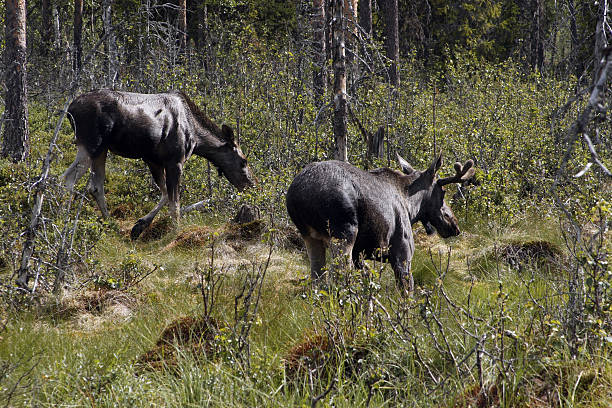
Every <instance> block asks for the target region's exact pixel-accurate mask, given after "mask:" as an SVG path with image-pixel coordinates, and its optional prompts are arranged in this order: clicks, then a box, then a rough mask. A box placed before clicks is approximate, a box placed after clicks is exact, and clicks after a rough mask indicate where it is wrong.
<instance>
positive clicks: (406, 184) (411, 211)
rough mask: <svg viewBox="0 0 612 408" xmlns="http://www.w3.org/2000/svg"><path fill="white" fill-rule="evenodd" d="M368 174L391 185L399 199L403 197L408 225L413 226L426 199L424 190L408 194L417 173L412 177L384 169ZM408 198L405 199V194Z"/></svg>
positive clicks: (416, 177)
mask: <svg viewBox="0 0 612 408" xmlns="http://www.w3.org/2000/svg"><path fill="white" fill-rule="evenodd" d="M370 173H371V174H372V175H374V176H375V177H376V178H377V179H379V180H381V181H384V182H386V183H389V184H391V185H392V186H393V187H394V188H395V189H397V192H398V194H399V195H400V197H405V200H403V202H404V207H405V209H406V211H407V212H408V216H409V217H410V223H411V224H414V223H415V222H417V221H419V218H420V216H421V204H422V202H423V200H424V198H425V197H426V194H427V191H426V190H422V189H419V190H416V191H413V192H410V190H411V188H410V187H411V186H412V185H413V184H414V183H415V182H417V180H418V176H419V173H414V174H413V175H406V174H403V173H400V172H399V171H396V170H392V169H389V168H386V167H383V168H380V169H375V170H371V171H370ZM407 193H408V196H407V197H406V194H407Z"/></svg>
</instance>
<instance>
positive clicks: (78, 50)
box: [72, 0, 83, 72]
mask: <svg viewBox="0 0 612 408" xmlns="http://www.w3.org/2000/svg"><path fill="white" fill-rule="evenodd" d="M72 29H73V44H74V46H73V48H74V54H73V56H72V68H73V69H74V71H75V72H76V71H79V70H80V69H81V64H82V58H83V45H82V36H83V0H74V23H73V28H72Z"/></svg>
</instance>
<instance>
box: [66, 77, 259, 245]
mask: <svg viewBox="0 0 612 408" xmlns="http://www.w3.org/2000/svg"><path fill="white" fill-rule="evenodd" d="M68 116H69V118H70V122H71V124H72V127H73V128H74V131H75V138H76V145H77V154H76V158H75V160H74V162H73V163H72V165H71V166H70V167H69V168H68V169H67V170H66V171H65V172H64V174H63V178H64V180H65V184H66V187H67V188H68V189H70V190H72V188H73V187H74V184H75V183H76V182H77V181H78V180H79V179H80V178H81V177H82V176H83V174H85V172H86V171H87V169H88V168H91V171H92V173H93V176H92V179H91V183H90V185H89V192H90V193H91V194H92V195H93V196H94V198H95V200H96V203H97V204H98V207H99V208H100V211H101V212H102V215H103V216H104V217H108V215H109V214H108V209H107V206H106V200H105V198H104V177H105V163H106V156H107V153H108V151H111V152H112V153H114V154H117V155H119V156H122V157H127V158H132V159H142V160H143V161H144V162H145V163H146V164H147V166H148V167H149V169H150V170H151V174H152V175H153V179H154V180H155V183H156V184H157V186H158V187H159V189H160V190H161V193H162V197H161V200H160V201H159V203H158V204H157V205H156V206H155V208H153V210H151V212H149V213H148V214H147V215H145V216H144V217H142V218H140V219H139V220H138V221H137V222H136V224H135V225H134V227H133V228H132V231H131V237H132V239H136V238H137V237H138V236H139V235H140V233H141V232H142V231H143V230H144V229H145V228H146V227H147V226H148V225H149V224H151V222H152V221H153V218H155V215H157V213H158V212H159V210H161V208H162V207H163V206H164V205H166V204H167V203H169V207H170V214H171V215H172V217H173V218H174V219H175V220H176V221H177V222H178V218H179V215H180V214H179V213H180V207H179V183H180V178H181V174H182V172H183V166H184V164H185V162H186V161H187V159H189V157H191V155H192V154H195V155H198V156H202V157H205V158H206V159H208V160H209V161H210V162H212V163H213V164H214V165H215V166H216V167H217V169H218V170H219V173H223V174H224V175H225V177H226V178H227V179H228V180H229V182H230V183H232V184H233V185H234V186H235V187H237V188H238V189H240V190H242V189H244V188H246V187H248V186H251V185H253V180H254V178H253V176H252V173H251V171H250V169H249V167H248V165H247V160H246V158H245V156H244V154H243V153H242V151H241V150H240V146H238V143H237V142H236V141H235V139H234V134H233V131H232V129H231V128H230V127H229V126H226V125H223V127H221V128H219V127H218V126H217V125H216V124H215V123H213V122H212V121H211V120H210V119H209V118H208V117H206V115H205V114H204V113H203V112H202V111H201V110H200V109H199V108H198V107H197V106H196V105H195V104H194V103H193V102H192V101H191V100H190V99H189V98H188V97H187V95H185V94H184V93H182V92H169V93H160V94H138V93H130V92H119V91H113V90H109V89H99V90H94V91H91V92H88V93H85V94H83V95H80V96H78V97H77V98H76V99H75V100H74V101H73V102H72V103H71V104H70V107H69V108H68Z"/></svg>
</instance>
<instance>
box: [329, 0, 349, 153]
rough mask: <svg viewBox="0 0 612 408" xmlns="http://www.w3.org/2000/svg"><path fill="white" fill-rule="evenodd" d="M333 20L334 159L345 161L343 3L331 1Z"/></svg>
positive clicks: (340, 0) (345, 114)
mask: <svg viewBox="0 0 612 408" xmlns="http://www.w3.org/2000/svg"><path fill="white" fill-rule="evenodd" d="M332 4H333V6H332V7H333V11H334V19H333V23H332V35H333V38H332V47H333V61H334V95H333V104H334V117H333V129H334V140H335V149H334V158H335V159H336V160H342V161H347V134H346V116H347V105H346V103H347V101H346V50H345V34H346V19H345V18H344V1H343V0H334V1H333V3H332Z"/></svg>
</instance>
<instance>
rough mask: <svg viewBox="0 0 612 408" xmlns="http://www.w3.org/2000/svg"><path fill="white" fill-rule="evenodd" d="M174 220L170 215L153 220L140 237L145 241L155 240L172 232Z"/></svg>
mask: <svg viewBox="0 0 612 408" xmlns="http://www.w3.org/2000/svg"><path fill="white" fill-rule="evenodd" d="M173 224H174V222H173V220H172V219H171V218H170V217H161V218H158V219H155V220H153V222H152V223H151V225H149V226H148V227H147V228H146V229H145V230H144V231H142V234H140V237H139V239H140V240H141V241H143V242H150V241H155V240H158V239H160V238H161V237H163V236H164V235H166V234H167V233H169V232H171V231H172V230H173V229H174V225H173Z"/></svg>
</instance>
